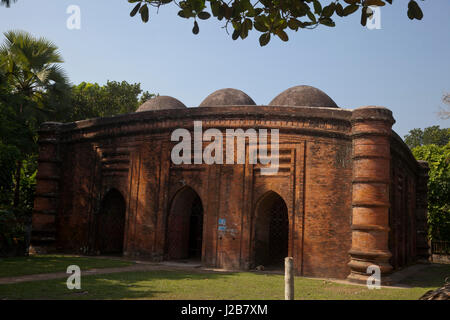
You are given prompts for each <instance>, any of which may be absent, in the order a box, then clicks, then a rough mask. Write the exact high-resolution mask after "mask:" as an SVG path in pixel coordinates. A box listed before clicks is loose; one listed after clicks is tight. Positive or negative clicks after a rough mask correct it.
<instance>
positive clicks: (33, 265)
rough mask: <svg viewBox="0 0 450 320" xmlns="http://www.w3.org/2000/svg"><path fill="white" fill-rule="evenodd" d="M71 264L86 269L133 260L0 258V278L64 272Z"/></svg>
mask: <svg viewBox="0 0 450 320" xmlns="http://www.w3.org/2000/svg"><path fill="white" fill-rule="evenodd" d="M72 264H74V265H78V266H79V267H80V268H81V270H87V269H94V268H113V267H125V266H129V265H131V264H133V262H129V261H122V260H114V259H99V258H89V257H77V256H67V255H33V256H29V257H17V258H4V259H1V258H0V278H2V277H15V276H24V275H29V274H37V273H51V272H65V271H66V270H67V267H68V266H70V265H72Z"/></svg>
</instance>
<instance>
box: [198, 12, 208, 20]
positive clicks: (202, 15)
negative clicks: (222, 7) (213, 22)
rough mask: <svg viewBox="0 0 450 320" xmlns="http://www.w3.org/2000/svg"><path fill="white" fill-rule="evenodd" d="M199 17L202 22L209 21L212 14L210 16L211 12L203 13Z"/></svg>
mask: <svg viewBox="0 0 450 320" xmlns="http://www.w3.org/2000/svg"><path fill="white" fill-rule="evenodd" d="M198 17H199V18H200V19H202V20H207V19H209V18H210V17H211V14H209V12H206V11H202V12H200V13H199V14H198Z"/></svg>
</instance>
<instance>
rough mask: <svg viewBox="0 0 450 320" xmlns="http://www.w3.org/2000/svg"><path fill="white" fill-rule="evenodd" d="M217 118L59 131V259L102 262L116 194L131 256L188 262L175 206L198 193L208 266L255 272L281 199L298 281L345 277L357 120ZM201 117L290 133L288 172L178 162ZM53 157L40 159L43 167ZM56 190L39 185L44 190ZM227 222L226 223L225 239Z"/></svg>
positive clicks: (302, 112) (204, 112)
mask: <svg viewBox="0 0 450 320" xmlns="http://www.w3.org/2000/svg"><path fill="white" fill-rule="evenodd" d="M217 110H218V109H217V108H189V109H188V110H186V111H183V112H182V113H181V112H180V111H179V110H178V111H176V110H162V111H155V112H142V113H140V114H130V115H124V116H121V117H114V118H105V119H101V120H96V121H94V120H87V121H84V122H79V123H76V124H67V125H62V126H60V127H58V128H59V129H58V130H59V131H58V132H60V133H58V134H59V138H58V139H59V140H58V141H59V142H58V143H57V145H58V147H59V150H60V154H59V156H58V159H59V160H60V161H61V175H60V177H59V178H58V182H59V191H58V195H57V197H56V199H57V215H56V216H57V222H56V223H54V226H55V229H56V244H57V247H58V249H59V250H61V251H67V252H83V253H96V249H95V239H96V230H97V229H96V216H97V215H98V212H99V210H100V204H101V201H102V199H103V197H104V196H105V194H106V193H107V192H108V191H109V190H110V189H111V188H115V189H117V190H119V191H120V193H121V194H122V195H123V197H124V200H125V204H126V223H125V235H124V254H125V255H127V256H131V257H138V256H139V257H143V258H148V259H153V260H162V259H167V258H171V257H180V255H179V252H178V253H177V252H176V251H177V250H179V251H180V252H181V251H183V247H181V244H180V247H178V249H176V248H175V249H173V250H175V251H172V252H169V251H168V233H173V232H178V231H177V230H185V229H183V228H181V227H180V228H177V227H176V226H177V225H180V226H181V225H183V224H185V223H186V221H185V220H186V219H184V220H183V218H182V217H176V215H173V216H172V218H171V217H170V215H169V212H170V209H171V205H172V200H173V199H174V196H175V195H176V194H177V193H178V192H179V191H180V190H182V189H183V188H185V187H186V186H188V187H190V188H192V189H193V190H194V191H195V192H196V193H197V194H198V196H199V197H200V199H201V202H202V205H203V210H204V216H203V246H202V263H203V265H205V266H213V267H220V268H227V269H248V268H251V267H254V266H255V241H256V235H255V229H256V221H257V219H256V216H257V204H258V203H259V201H260V199H262V197H264V196H265V195H266V194H267V193H268V192H275V193H277V194H278V195H279V196H280V197H281V198H282V199H283V201H284V202H285V203H286V207H287V212H288V217H289V234H288V239H289V241H288V242H289V244H288V247H289V248H288V251H289V255H290V256H293V257H294V267H295V270H296V273H297V274H298V275H305V276H320V277H336V278H345V277H346V276H347V275H348V274H349V273H350V267H349V265H348V263H349V261H350V255H349V251H350V248H351V246H352V229H351V226H352V170H353V161H352V136H351V122H350V118H351V115H352V112H351V111H348V110H342V109H322V108H317V109H316V108H288V107H267V106H257V107H253V106H252V107H226V108H221V111H220V112H218V111H217ZM199 119H200V120H203V126H204V130H206V129H207V128H208V127H212V128H220V129H225V128H243V129H244V130H245V129H246V128H279V130H280V155H279V162H280V168H279V172H278V174H277V175H274V176H264V175H261V173H260V168H261V166H260V165H259V164H257V165H251V164H248V163H246V164H236V165H174V164H172V163H171V161H170V151H171V149H172V147H173V145H174V143H173V142H170V134H171V132H172V130H174V129H176V128H180V127H181V128H182V127H184V128H188V129H192V125H193V121H194V120H199ZM46 152H47V151H45V149H41V153H40V158H42V159H43V158H45V156H46ZM246 153H247V155H248V146H247V149H246ZM394 167H395V166H394ZM381 169H382V168H381ZM368 170H374V171H377V170H380V168H378V167H373V168H369V169H368ZM42 172H45V169H42ZM45 188H47V186H46V184H45V182H44V180H42V179H41V180H40V179H38V189H39V190H44V189H45ZM411 188H412V187H411ZM411 192H413V190H412V191H411ZM178 205H179V206H181V207H183V206H186V205H187V203H183V201H181V202H180V204H178ZM46 206H50V204H46V202H45V201H44V200H42V199H41V200H36V203H35V207H36V208H38V207H39V208H41V207H46ZM410 210H414V209H413V208H412V207H411V209H410ZM219 219H225V220H226V225H225V226H226V228H222V227H223V226H221V229H223V230H219ZM34 220H35V221H34V223H35V222H36V226H37V228H36V229H35V230H34V233H35V234H37V232H38V231H39V225H40V224H39V222H43V221H44V218H43V217H42V216H39V215H38V213H36V215H35V218H34ZM51 223H52V222H50V224H51ZM411 228H413V227H411ZM411 230H412V229H411ZM180 232H181V231H180ZM181 238H183V239H184V238H185V237H183V236H182V235H180V239H181ZM181 242H183V241H181ZM181 242H180V243H181ZM184 242H185V241H184Z"/></svg>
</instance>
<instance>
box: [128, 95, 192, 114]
mask: <svg viewBox="0 0 450 320" xmlns="http://www.w3.org/2000/svg"><path fill="white" fill-rule="evenodd" d="M185 108H186V106H185V105H184V104H183V102H181V101H180V100H178V99H175V98H172V97H169V96H157V97H155V98H152V99H148V100H147V101H145V102H144V103H143V104H142V105H141V106H140V107H139V108H138V109H137V110H136V112H142V111H155V110H167V109H185Z"/></svg>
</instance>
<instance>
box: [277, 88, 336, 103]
mask: <svg viewBox="0 0 450 320" xmlns="http://www.w3.org/2000/svg"><path fill="white" fill-rule="evenodd" d="M269 105H270V106H289V107H326V108H339V107H338V106H337V104H336V102H334V101H333V99H331V98H330V97H329V96H328V95H327V94H326V93H325V92H323V91H322V90H319V89H317V88H314V87H311V86H296V87H292V88H289V89H287V90H285V91H283V92H282V93H280V94H279V95H278V96H276V97H275V99H273V100H272V101H271V102H270V103H269Z"/></svg>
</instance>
